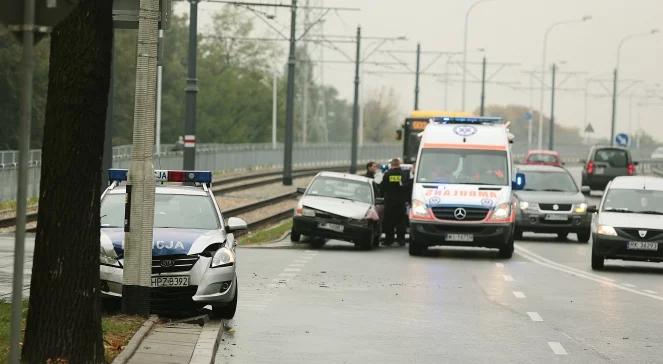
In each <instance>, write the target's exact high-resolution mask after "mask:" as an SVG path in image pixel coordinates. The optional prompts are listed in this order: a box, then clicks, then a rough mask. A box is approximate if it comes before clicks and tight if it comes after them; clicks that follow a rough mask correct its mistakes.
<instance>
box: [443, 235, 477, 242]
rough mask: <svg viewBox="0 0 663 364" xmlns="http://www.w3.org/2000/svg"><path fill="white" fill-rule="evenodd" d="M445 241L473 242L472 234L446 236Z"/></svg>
mask: <svg viewBox="0 0 663 364" xmlns="http://www.w3.org/2000/svg"><path fill="white" fill-rule="evenodd" d="M444 240H445V241H461V242H472V241H474V235H473V234H447V236H445V237H444Z"/></svg>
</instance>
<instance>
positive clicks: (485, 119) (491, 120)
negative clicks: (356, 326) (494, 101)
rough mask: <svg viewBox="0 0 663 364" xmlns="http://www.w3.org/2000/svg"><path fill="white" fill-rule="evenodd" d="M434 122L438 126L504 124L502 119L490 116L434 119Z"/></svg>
mask: <svg viewBox="0 0 663 364" xmlns="http://www.w3.org/2000/svg"><path fill="white" fill-rule="evenodd" d="M432 121H433V122H434V123H438V124H491V125H494V124H502V123H504V121H503V120H502V118H500V117H490V116H474V117H461V116H445V117H440V118H433V119H432Z"/></svg>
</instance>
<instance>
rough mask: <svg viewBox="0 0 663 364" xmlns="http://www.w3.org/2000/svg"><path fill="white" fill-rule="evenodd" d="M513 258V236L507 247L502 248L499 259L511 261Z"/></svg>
mask: <svg viewBox="0 0 663 364" xmlns="http://www.w3.org/2000/svg"><path fill="white" fill-rule="evenodd" d="M512 256H513V235H511V236H509V240H507V242H506V245H504V246H503V247H501V248H500V252H499V257H500V258H502V259H511V257H512Z"/></svg>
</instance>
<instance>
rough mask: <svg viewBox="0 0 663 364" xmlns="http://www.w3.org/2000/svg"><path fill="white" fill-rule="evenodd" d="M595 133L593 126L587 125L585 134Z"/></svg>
mask: <svg viewBox="0 0 663 364" xmlns="http://www.w3.org/2000/svg"><path fill="white" fill-rule="evenodd" d="M593 132H594V127H593V126H592V124H591V123H590V124H587V127H586V128H585V133H593Z"/></svg>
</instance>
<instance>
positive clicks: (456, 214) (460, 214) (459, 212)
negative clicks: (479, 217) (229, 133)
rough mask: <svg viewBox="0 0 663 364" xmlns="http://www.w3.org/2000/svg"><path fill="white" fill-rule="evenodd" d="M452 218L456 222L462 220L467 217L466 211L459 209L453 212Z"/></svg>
mask: <svg viewBox="0 0 663 364" xmlns="http://www.w3.org/2000/svg"><path fill="white" fill-rule="evenodd" d="M454 217H455V218H456V220H464V219H465V217H467V211H465V209H464V208H462V207H459V208H457V209H455V210H454Z"/></svg>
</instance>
